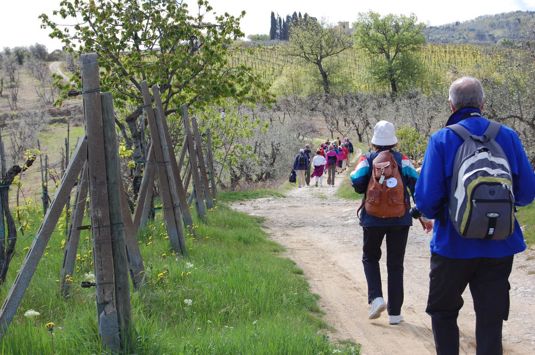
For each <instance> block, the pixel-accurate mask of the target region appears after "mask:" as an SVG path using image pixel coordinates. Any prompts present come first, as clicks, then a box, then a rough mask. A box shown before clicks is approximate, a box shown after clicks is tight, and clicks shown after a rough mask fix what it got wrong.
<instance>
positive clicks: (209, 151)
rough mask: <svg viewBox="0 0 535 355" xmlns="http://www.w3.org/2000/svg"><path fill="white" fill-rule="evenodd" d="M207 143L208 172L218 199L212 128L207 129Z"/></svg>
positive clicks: (213, 194) (213, 195)
mask: <svg viewBox="0 0 535 355" xmlns="http://www.w3.org/2000/svg"><path fill="white" fill-rule="evenodd" d="M206 143H207V149H206V151H207V163H208V173H209V174H210V183H211V185H212V197H213V198H214V200H216V199H217V187H216V182H215V181H216V180H215V170H214V155H213V152H212V132H211V131H210V129H208V130H207V131H206Z"/></svg>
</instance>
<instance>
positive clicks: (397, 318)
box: [388, 315, 403, 325]
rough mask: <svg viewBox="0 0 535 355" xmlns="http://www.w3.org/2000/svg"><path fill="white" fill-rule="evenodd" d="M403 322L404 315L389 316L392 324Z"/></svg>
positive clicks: (389, 321)
mask: <svg viewBox="0 0 535 355" xmlns="http://www.w3.org/2000/svg"><path fill="white" fill-rule="evenodd" d="M401 322H403V316H402V315H399V316H388V323H389V324H391V325H396V324H399V323H401Z"/></svg>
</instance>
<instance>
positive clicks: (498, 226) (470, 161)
mask: <svg viewBox="0 0 535 355" xmlns="http://www.w3.org/2000/svg"><path fill="white" fill-rule="evenodd" d="M500 127H501V125H500V124H499V123H497V122H494V121H490V124H489V127H488V128H487V130H486V131H485V133H484V134H483V135H482V136H476V135H473V134H471V133H470V132H469V131H468V130H467V129H466V128H464V127H463V126H461V125H460V124H454V125H451V126H447V128H449V129H451V130H452V131H454V132H455V133H456V134H458V135H459V136H460V137H461V138H462V139H463V140H464V142H463V143H462V144H461V146H460V147H459V150H458V151H457V153H456V155H455V161H454V165H453V176H452V183H451V191H450V196H449V213H450V218H451V222H452V223H453V225H454V227H455V229H456V230H457V232H458V233H459V234H460V235H461V236H462V237H465V238H470V239H493V240H502V239H506V238H507V237H508V236H510V235H511V234H512V233H513V230H514V226H515V214H514V202H515V198H514V194H513V180H512V175H511V169H510V167H509V162H508V160H507V157H506V156H505V153H504V152H503V149H502V147H500V145H499V144H498V143H497V142H496V140H495V138H496V135H497V134H498V131H499V130H500Z"/></svg>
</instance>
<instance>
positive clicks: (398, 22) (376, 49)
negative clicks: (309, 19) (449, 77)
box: [355, 12, 425, 95]
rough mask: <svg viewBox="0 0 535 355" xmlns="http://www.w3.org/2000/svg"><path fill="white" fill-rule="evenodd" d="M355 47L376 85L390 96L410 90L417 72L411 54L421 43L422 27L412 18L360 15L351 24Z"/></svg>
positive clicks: (416, 62)
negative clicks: (362, 51) (387, 88)
mask: <svg viewBox="0 0 535 355" xmlns="http://www.w3.org/2000/svg"><path fill="white" fill-rule="evenodd" d="M355 29H356V30H355V39H356V44H357V45H358V46H359V47H361V48H363V49H365V50H366V52H368V53H369V54H370V56H371V59H372V64H371V68H370V69H371V72H372V75H373V76H374V78H375V79H376V80H377V81H378V82H379V83H387V84H388V85H390V90H391V93H392V95H396V94H397V93H398V91H400V90H402V89H406V88H408V87H410V85H411V84H412V83H414V80H415V79H416V78H417V77H418V76H419V75H420V73H421V64H420V63H419V62H418V61H417V59H416V57H415V56H414V54H415V53H416V52H417V51H419V50H420V49H421V47H422V45H423V44H424V43H425V37H424V35H423V29H424V24H422V23H417V19H416V17H415V16H414V15H411V16H408V17H407V16H404V15H399V16H397V15H386V16H384V17H381V15H379V14H378V13H375V12H368V13H366V14H360V16H359V20H358V21H357V22H356V23H355Z"/></svg>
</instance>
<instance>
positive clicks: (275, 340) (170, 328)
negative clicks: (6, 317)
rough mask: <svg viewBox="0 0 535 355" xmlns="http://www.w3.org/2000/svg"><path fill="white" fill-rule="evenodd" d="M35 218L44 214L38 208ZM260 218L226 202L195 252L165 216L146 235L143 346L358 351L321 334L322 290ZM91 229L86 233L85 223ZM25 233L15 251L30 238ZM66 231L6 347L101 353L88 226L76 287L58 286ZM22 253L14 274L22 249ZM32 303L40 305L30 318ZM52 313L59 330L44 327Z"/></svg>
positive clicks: (139, 344)
mask: <svg viewBox="0 0 535 355" xmlns="http://www.w3.org/2000/svg"><path fill="white" fill-rule="evenodd" d="M34 215H35V216H36V218H35V220H33V222H34V223H35V224H36V223H38V221H39V217H38V215H39V214H38V213H35V214H34ZM259 222H260V220H259V219H258V218H253V217H250V216H247V215H245V214H242V213H238V212H235V211H232V210H230V209H229V208H227V207H225V206H218V207H216V208H215V209H213V210H211V211H210V212H209V215H208V221H207V223H205V224H203V223H200V222H198V221H197V222H196V224H195V236H192V235H188V237H187V238H186V242H187V247H188V252H189V256H188V257H186V258H183V257H177V256H176V255H174V254H173V253H172V252H171V250H170V244H169V241H168V240H167V237H166V232H165V228H164V226H163V223H162V222H155V223H152V224H150V225H149V226H148V227H147V228H146V230H145V231H143V233H142V234H141V235H140V237H139V244H140V248H141V253H142V255H143V258H144V262H145V267H146V280H147V283H146V285H145V286H144V287H143V288H142V290H140V291H138V292H135V293H133V294H132V318H133V322H134V326H135V335H136V336H135V346H136V349H134V351H135V353H136V354H330V353H333V352H336V353H338V352H342V353H346V354H356V353H358V349H357V346H355V345H351V344H350V345H347V344H344V345H341V344H338V345H337V344H332V343H330V342H329V340H328V338H327V337H326V336H325V335H323V334H324V329H325V328H326V325H325V324H324V322H323V321H322V320H321V314H320V311H319V308H318V305H317V299H316V297H315V296H314V295H312V294H311V293H310V292H309V289H308V285H307V282H306V280H305V279H304V277H303V275H302V271H301V270H299V269H298V268H297V267H296V266H295V264H294V263H293V262H292V261H290V260H288V259H283V258H281V257H280V256H279V255H278V254H279V253H280V252H281V247H280V246H279V245H277V244H275V243H273V242H271V241H269V240H267V238H266V235H265V233H264V232H263V231H262V229H261V227H260V223H259ZM83 233H88V232H86V231H84V232H83ZM32 235H33V233H26V236H25V237H21V238H20V240H19V244H18V246H17V250H20V251H22V250H23V249H24V248H25V247H26V246H28V245H29V243H30V241H31V240H30V239H31V238H30V237H31V236H32ZM62 239H63V238H62V237H61V236H60V235H54V236H53V238H52V240H51V242H50V244H49V246H48V247H47V251H46V253H45V256H44V257H43V259H42V260H41V262H40V265H39V267H38V269H37V272H36V274H35V276H34V278H33V280H32V283H31V285H30V288H29V289H28V291H27V293H26V295H25V297H24V299H23V302H22V304H21V306H20V307H19V311H18V313H17V315H16V317H15V319H14V321H13V323H12V324H11V326H10V327H9V329H8V332H7V334H6V335H5V336H4V338H3V340H2V342H1V344H0V351H1V353H2V354H53V353H55V354H73V353H77V354H94V353H102V352H104V351H105V349H103V348H102V346H101V343H100V340H99V337H98V327H97V321H96V319H97V317H96V308H95V290H94V289H93V288H91V289H83V288H81V287H80V286H79V285H80V282H81V281H82V280H83V279H84V273H86V272H91V271H92V256H91V243H90V240H89V239H90V238H89V235H88V234H83V235H82V240H81V244H80V249H79V257H78V259H79V260H78V264H77V271H76V274H75V275H73V284H72V296H71V297H70V298H69V299H67V300H64V299H62V298H61V297H60V295H59V292H58V290H59V287H58V286H59V280H58V275H59V269H60V267H61V263H62V258H63V252H62ZM23 254H24V253H22V252H18V253H17V255H16V260H14V261H13V267H12V270H11V272H10V275H9V278H10V280H9V281H8V282H7V284H6V285H4V286H3V287H2V289H1V295H2V297H5V296H6V293H7V287H6V286H9V285H10V284H11V283H12V281H13V278H14V273H15V272H16V270H17V268H18V266H17V264H20V262H21V259H22V257H23ZM28 309H34V310H36V311H38V312H40V313H41V315H40V316H38V317H36V318H33V319H27V318H25V317H24V316H23V314H24V312H25V311H26V310H28ZM47 322H54V323H55V327H54V330H53V331H48V330H47V329H46V327H45V324H46V323H47Z"/></svg>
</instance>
